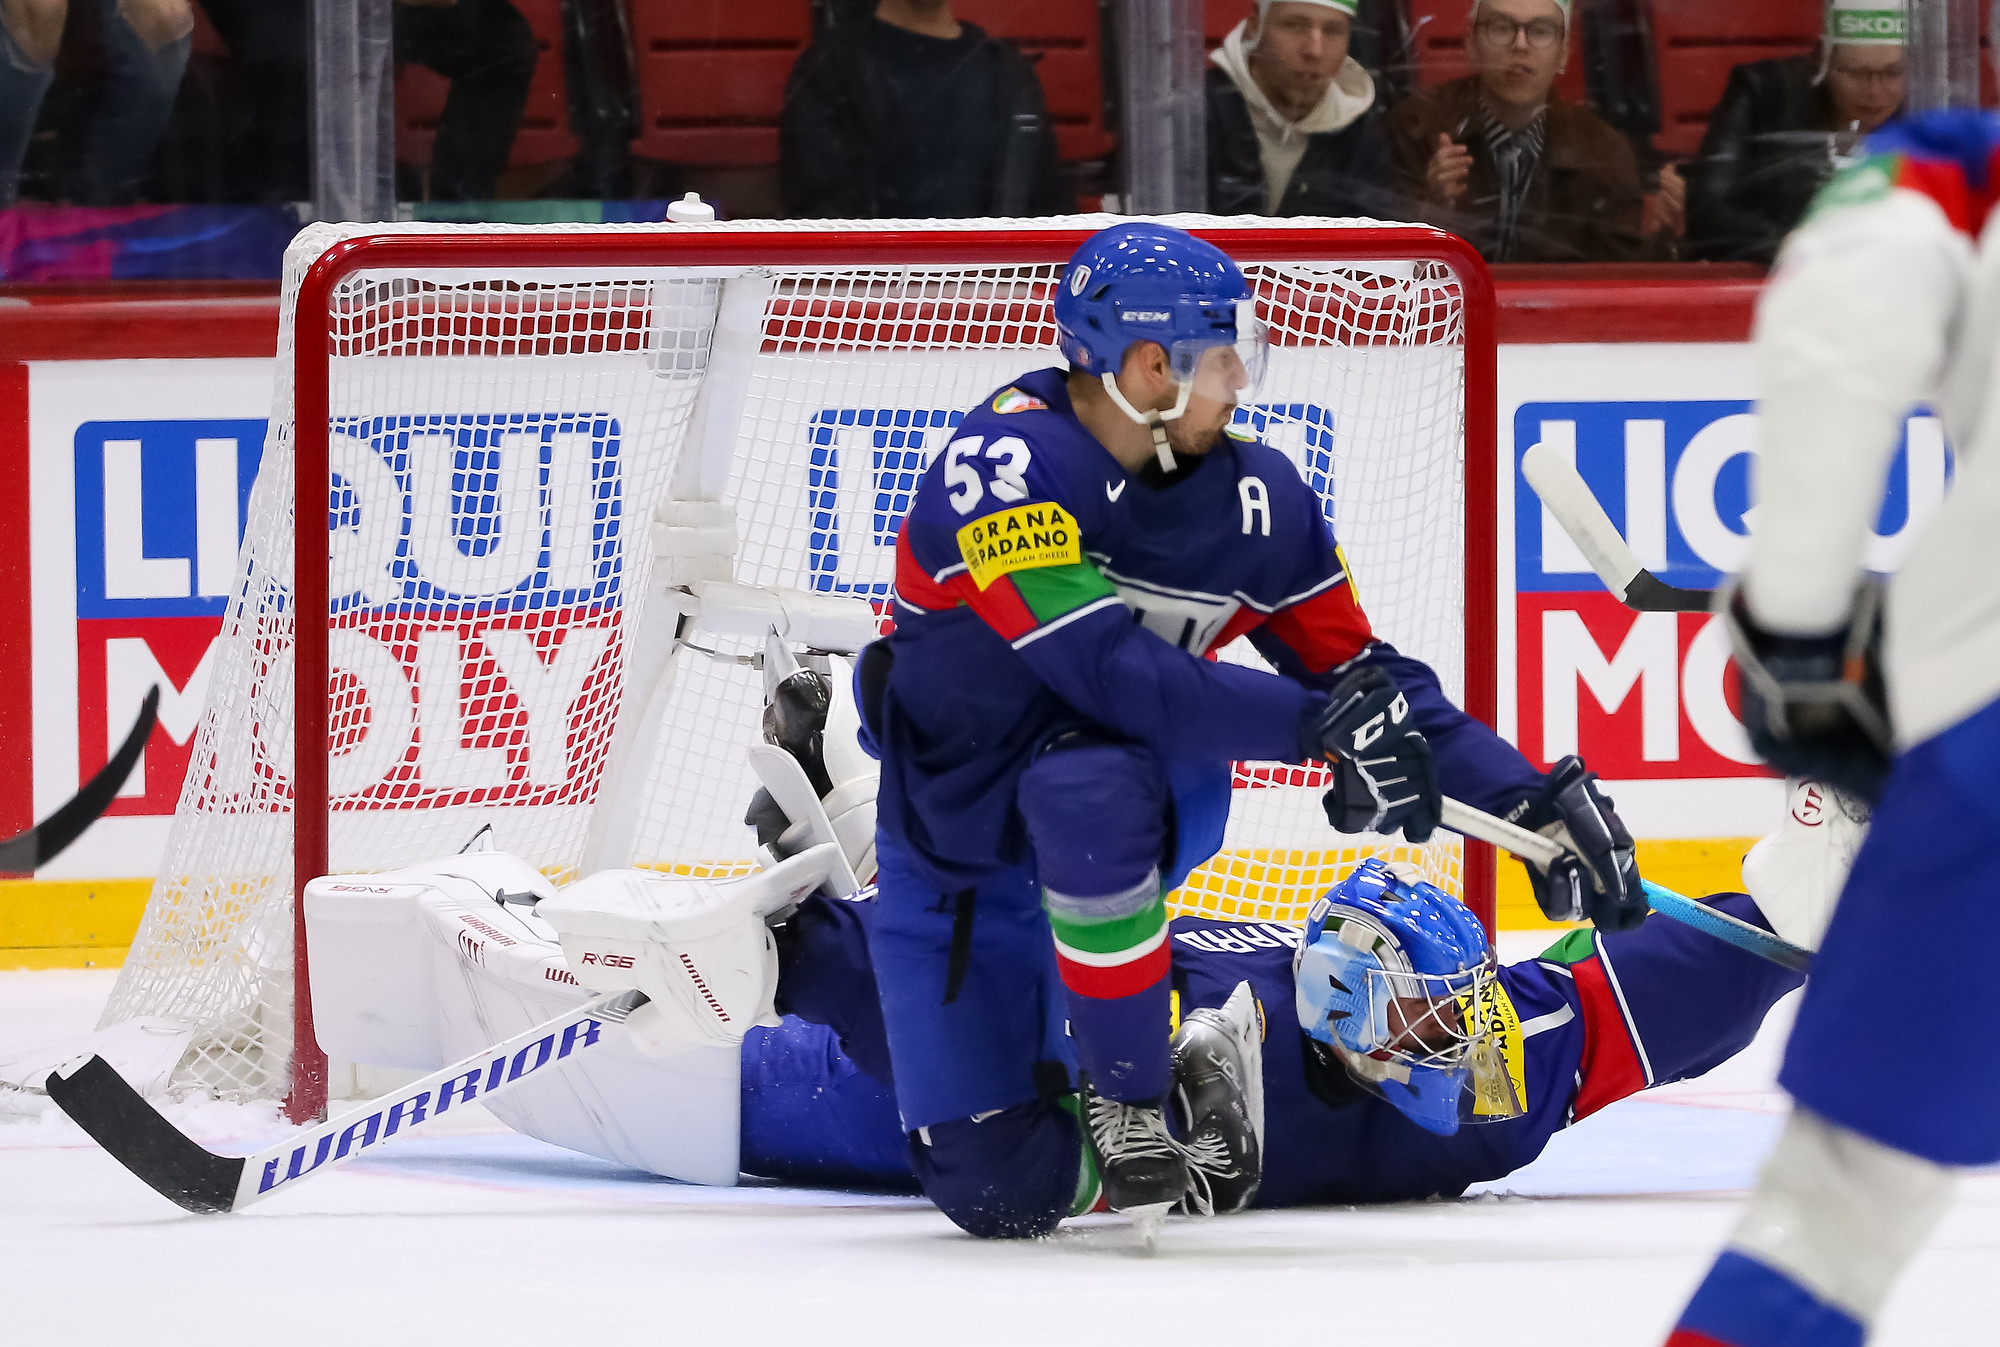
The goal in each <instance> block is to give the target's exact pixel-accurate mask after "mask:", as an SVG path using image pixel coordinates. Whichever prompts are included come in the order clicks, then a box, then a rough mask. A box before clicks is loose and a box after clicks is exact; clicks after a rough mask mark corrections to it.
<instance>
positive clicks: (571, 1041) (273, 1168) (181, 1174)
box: [47, 991, 647, 1212]
mask: <svg viewBox="0 0 2000 1347" xmlns="http://www.w3.org/2000/svg"><path fill="white" fill-rule="evenodd" d="M646 1001H647V997H646V994H645V993H644V992H641V991H623V992H611V993H608V994H606V995H603V996H597V997H593V998H591V999H590V1000H589V1001H586V1002H585V1003H584V1004H582V1005H580V1006H578V1007H576V1008H575V1009H574V1010H570V1011H567V1012H565V1013H563V1014H561V1015H558V1016H556V1017H555V1018H554V1019H552V1020H549V1021H546V1022H545V1023H542V1024H539V1025H536V1026H535V1027H534V1028H532V1029H527V1030H524V1031H523V1032H521V1033H518V1034H516V1035H514V1037H512V1038H510V1039H508V1040H507V1041H506V1042H504V1043H496V1044H495V1045H494V1046H492V1047H490V1048H488V1049H486V1050H485V1051H484V1052H481V1053H478V1054H476V1055H474V1056H471V1057H468V1058H466V1059H465V1060H464V1061H462V1062H454V1063H452V1064H451V1065H450V1066H447V1067H445V1068H444V1069H443V1070H440V1071H433V1072H432V1073H431V1074H430V1075H428V1076H425V1077H424V1078H423V1079H422V1080H418V1081H414V1082H412V1083H411V1084H409V1085H406V1086H404V1087H403V1088H402V1089H400V1090H397V1091H395V1092H393V1093H391V1094H386V1095H383V1096H382V1097H381V1098H380V1099H376V1100H372V1101H370V1102H369V1103H366V1104H363V1105H362V1106H361V1107H360V1108H358V1109H355V1110H353V1111H352V1112H349V1113H344V1114H342V1115H341V1116H340V1117H338V1118H332V1119H329V1120H328V1121H326V1122H323V1123H319V1124H317V1125H315V1126H312V1127H307V1128H303V1129H301V1130H300V1131H297V1132H294V1133H293V1134H292V1135H291V1136H290V1137H288V1138H286V1139H285V1140H283V1141H281V1142H279V1143H278V1144H277V1145H275V1146H267V1147H265V1148H264V1149H263V1150H260V1151H256V1152H254V1153H252V1154H250V1155H217V1154H216V1153H215V1152H214V1151H211V1150H207V1149H205V1148H203V1147H202V1146H200V1145H197V1144H196V1143H195V1142H194V1141H193V1140H192V1139H190V1138H189V1137H188V1136H187V1134H186V1133H184V1132H182V1131H181V1130H180V1129H179V1128H177V1127H175V1126H174V1125H173V1124H172V1123H170V1122H168V1121H167V1120H166V1119H165V1118H164V1117H162V1116H161V1115H160V1112H159V1110H157V1109H155V1108H154V1107H153V1106H152V1105H151V1104H149V1103H147V1102H146V1101H145V1099H143V1098H142V1097H141V1096H140V1095H139V1092H138V1091H137V1090H134V1089H133V1088H132V1087H131V1086H130V1085H129V1084H127V1083H126V1081H125V1078H124V1077H123V1076H120V1075H119V1074H118V1072H117V1071H115V1070H114V1069H112V1066H111V1064H110V1063H109V1062H107V1061H105V1060H104V1059H103V1058H102V1057H97V1056H93V1057H91V1058H89V1059H88V1060H86V1061H84V1062H83V1063H82V1064H81V1065H77V1066H61V1067H57V1068H56V1069H55V1070H54V1071H53V1072H51V1073H50V1075H49V1078H48V1081H47V1089H48V1092H49V1098H51V1099H53V1100H55V1101H56V1103H57V1105H58V1106H59V1107H61V1109H62V1111H63V1112H64V1113H67V1114H68V1115H69V1116H70V1117H71V1118H73V1119H75V1120H76V1124H77V1126H79V1127H81V1128H83V1130H84V1131H86V1132H88V1133H90V1135H91V1137H92V1138H93V1139H94V1140H95V1141H96V1142H97V1144H98V1145H100V1146H102V1147H104V1149H105V1150H107V1151H109V1152H111V1155H112V1158H114V1159H116V1160H117V1161H118V1162H119V1163H120V1164H122V1165H124V1166H125V1168H127V1169H129V1170H131V1171H132V1172H133V1173H134V1174H137V1175H138V1176H139V1177H140V1178H141V1179H143V1180H144V1181H145V1182H146V1184H147V1186H149V1187H151V1188H152V1189H153V1191H154V1192H156V1193H159V1194H160V1195H161V1196H162V1197H164V1198H166V1199H167V1200H168V1201H170V1202H173V1203H175V1204H176V1205H178V1206H181V1207H184V1208H186V1209H187V1210H188V1211H198V1212H216V1211H241V1210H242V1209H243V1208H245V1207H247V1206H249V1205H250V1204H251V1203H253V1202H261V1201H263V1200H264V1199H265V1198H267V1197H269V1196H270V1195H271V1194H272V1193H274V1192H276V1191H277V1190H278V1189H280V1188H282V1187H283V1186H285V1185H286V1184H288V1183H293V1182H296V1181H297V1180H299V1179H303V1178H309V1177H311V1176H312V1175H314V1174H318V1173H322V1172H324V1171H326V1170H328V1169H332V1168H333V1167H334V1166H335V1165H340V1164H345V1163H346V1162H347V1161H349V1160H352V1159H353V1158H354V1157H355V1156H357V1155H359V1154H361V1152H362V1151H364V1150H366V1149H367V1148H368V1147H370V1146H375V1145H379V1144H381V1143H382V1142H385V1141H387V1140H388V1139H389V1138H390V1137H393V1136H395V1135H396V1134H397V1133H398V1132H400V1131H403V1130H404V1129H406V1128H412V1127H415V1126H416V1125H417V1124H418V1123H420V1122H423V1121H424V1119H426V1118H428V1117H435V1116H438V1115H441V1114H443V1113H444V1112H445V1111H446V1110H448V1109H450V1108H451V1106H452V1105H453V1104H469V1103H471V1102H472V1101H473V1100H474V1099H475V1098H491V1097H492V1096H494V1095H496V1094H499V1093H500V1092H501V1091H503V1090H507V1089H511V1088H512V1087H513V1086H514V1085H515V1084H516V1083H517V1082H519V1081H522V1080H525V1079H527V1078H528V1077H529V1076H531V1075H533V1074H534V1073H535V1072H537V1071H539V1070H541V1069H542V1068H543V1067H546V1066H552V1065H555V1064H557V1063H560V1062H562V1061H564V1060H566V1059H568V1058H571V1057H574V1056H576V1055H577V1054H579V1053H581V1052H584V1051H585V1050H587V1049H589V1048H592V1047H594V1046H596V1045H597V1044H598V1043H599V1042H601V1041H602V1039H603V1029H604V1026H605V1025H606V1024H623V1023H624V1022H625V1019H626V1017H627V1016H629V1015H630V1014H631V1013H632V1012H633V1011H635V1010H637V1009H638V1008H639V1007H640V1006H643V1005H645V1004H646Z"/></svg>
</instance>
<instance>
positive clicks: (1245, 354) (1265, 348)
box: [1170, 301, 1271, 406]
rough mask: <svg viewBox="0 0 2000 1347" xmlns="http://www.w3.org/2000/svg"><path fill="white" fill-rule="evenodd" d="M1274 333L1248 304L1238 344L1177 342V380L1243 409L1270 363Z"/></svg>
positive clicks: (1241, 312)
mask: <svg viewBox="0 0 2000 1347" xmlns="http://www.w3.org/2000/svg"><path fill="white" fill-rule="evenodd" d="M1270 351H1271V334H1270V332H1269V330H1268V329H1266V328H1265V326H1264V324H1263V323H1261V322H1259V321H1258V320H1257V317H1256V315H1255V314H1254V313H1253V312H1251V303H1250V302H1249V301H1245V302H1244V303H1242V304H1240V305H1238V307H1237V311H1236V340H1235V341H1234V342H1217V341H1199V340H1192V339H1190V340H1183V341H1177V342H1175V343H1174V347H1173V350H1172V352H1170V355H1171V358H1172V368H1173V374H1174V379H1175V380H1176V381H1177V382H1179V383H1183V384H1188V385H1190V387H1191V388H1192V390H1193V395H1194V396H1195V397H1198V398H1205V399H1207V400H1208V401H1210V402H1220V403H1225V404H1234V405H1237V406H1241V405H1242V404H1244V403H1247V402H1250V401H1252V400H1253V399H1254V397H1255V396H1256V392H1257V389H1258V387H1259V386H1260V385H1261V384H1262V383H1263V381H1264V368H1265V366H1266V364H1268V363H1269V357H1270Z"/></svg>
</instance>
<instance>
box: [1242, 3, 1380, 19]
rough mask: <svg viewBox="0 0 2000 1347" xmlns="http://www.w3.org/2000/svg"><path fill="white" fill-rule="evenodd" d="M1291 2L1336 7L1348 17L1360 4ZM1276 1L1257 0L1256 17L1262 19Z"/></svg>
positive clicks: (1325, 7) (1352, 15)
mask: <svg viewBox="0 0 2000 1347" xmlns="http://www.w3.org/2000/svg"><path fill="white" fill-rule="evenodd" d="M1293 2H1294V3H1296V4H1301V5H1318V6H1319V7H1320V8H1321V9H1337V10H1339V11H1340V12H1341V13H1342V14H1345V15H1347V16H1348V17H1349V18H1353V17H1354V12H1355V11H1356V10H1357V9H1359V8H1360V6H1361V0H1293ZM1277 3H1278V0H1257V17H1258V18H1259V19H1262V18H1263V17H1264V15H1265V14H1266V13H1267V12H1269V10H1270V8H1271V6H1272V5H1275V4H1277Z"/></svg>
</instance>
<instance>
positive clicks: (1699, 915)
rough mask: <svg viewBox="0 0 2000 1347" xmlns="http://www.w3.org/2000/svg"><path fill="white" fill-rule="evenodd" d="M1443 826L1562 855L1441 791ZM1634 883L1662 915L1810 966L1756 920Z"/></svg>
mask: <svg viewBox="0 0 2000 1347" xmlns="http://www.w3.org/2000/svg"><path fill="white" fill-rule="evenodd" d="M1439 822H1440V823H1442V824H1443V825H1444V826H1445V827H1447V828H1449V829H1451V830H1452V831H1453V832H1455V833H1460V834H1462V835H1464V836H1466V837H1476V838H1478V839H1479V840H1480V841H1482V842H1491V843H1492V844H1493V845H1494V846H1496V847H1505V848H1507V850H1509V851H1511V852H1513V853H1514V854H1515V855H1517V856H1525V857H1527V858H1528V859H1529V860H1532V861H1535V862H1537V863H1538V864H1541V865H1551V864H1553V863H1554V862H1556V861H1559V860H1561V859H1562V858H1563V856H1564V854H1565V852H1564V850H1563V847H1562V844H1561V843H1560V842H1557V841H1555V840H1554V839H1552V838H1547V837H1544V836H1542V835H1541V834H1540V833H1537V832H1529V831H1528V830H1527V829H1526V828H1523V827H1521V826H1520V825H1519V824H1514V823H1509V822H1507V820H1505V819H1502V818H1495V817H1494V816H1493V815H1491V814H1488V813H1486V812H1484V811H1483V810H1479V809H1474V808H1473V807H1472V806H1471V805H1469V804H1464V803H1461V802H1460V801H1458V800H1454V799H1452V798H1451V797H1450V796H1449V795H1447V796H1445V797H1444V810H1443V814H1442V816H1441V817H1440V819H1439ZM1639 884H1640V887H1641V888H1643V889H1644V890H1645V893H1646V900H1647V901H1648V902H1650V903H1651V904H1652V905H1653V910H1654V911H1655V912H1657V913H1659V914H1660V915H1661V916H1663V917H1668V918H1671V919H1672V920H1674V921H1678V922H1680V923H1682V924H1683V925H1687V926H1692V927H1694V928H1695V929H1696V930H1697V931H1701V932H1703V933H1705V934H1707V935H1712V936H1714V937H1715V938H1716V939H1717V940H1723V941H1727V942H1728V943H1729V944H1732V945H1734V946H1736V947H1737V948H1738V949H1741V950H1748V951H1749V952H1750V953H1752V954H1755V955H1756V956H1757V957H1758V958H1760V959H1769V960H1770V961H1771V962H1772V963H1774V964H1778V965H1779V966H1781V967H1784V968H1789V969H1791V970H1792V971H1793V972H1795V973H1807V972H1810V971H1812V952H1811V951H1810V950H1805V949H1801V948H1799V947H1798V946H1797V945H1794V944H1792V943H1791V942H1790V941H1787V940H1780V939H1779V938H1778V937H1777V936H1775V935H1772V934H1771V933H1770V932H1769V931H1767V930H1764V929H1763V928H1762V927H1760V926H1753V925H1751V924H1750V923H1749V922H1747V921H1742V920H1739V919H1738V918H1736V917H1732V916H1730V915H1729V914H1728V913H1727V912H1718V911H1717V910H1716V909H1714V908H1712V907H1709V906H1707V905H1705V904H1703V903H1697V902H1696V901H1695V900H1694V899H1692V898H1688V897H1684V896H1683V895H1681V894H1678V893H1675V892H1674V891H1673V890H1672V889H1669V888H1664V887H1662V886H1661V885H1658V884H1655V883H1653V882H1652V881H1651V880H1649V879H1643V878H1642V879H1641V880H1640V881H1639Z"/></svg>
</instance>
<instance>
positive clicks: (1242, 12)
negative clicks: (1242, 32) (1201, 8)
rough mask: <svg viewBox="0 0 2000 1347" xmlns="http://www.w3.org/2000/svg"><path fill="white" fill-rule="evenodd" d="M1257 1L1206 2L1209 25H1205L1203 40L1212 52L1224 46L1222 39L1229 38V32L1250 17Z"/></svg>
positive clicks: (1220, 0) (1226, 0) (1228, 0)
mask: <svg viewBox="0 0 2000 1347" xmlns="http://www.w3.org/2000/svg"><path fill="white" fill-rule="evenodd" d="M1254 3H1255V0H1206V5H1207V9H1206V18H1207V20H1208V21H1207V23H1205V24H1204V25H1203V29H1204V31H1203V33H1202V38H1203V40H1204V41H1205V42H1206V43H1207V44H1208V47H1209V49H1210V50H1214V49H1215V48H1216V47H1219V46H1221V45H1222V39H1223V38H1225V37H1228V36H1229V30H1230V29H1232V28H1234V27H1235V26H1236V25H1237V24H1239V23H1241V22H1243V20H1245V19H1247V18H1249V17H1250V10H1251V8H1252V6H1253V4H1254Z"/></svg>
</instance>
